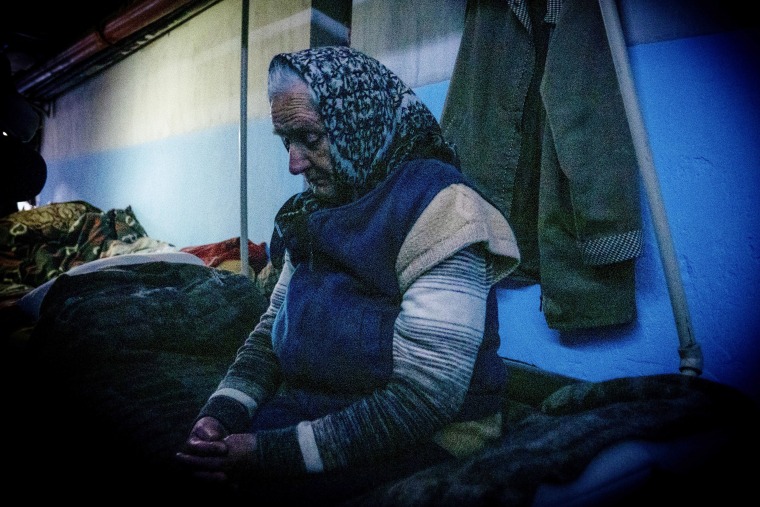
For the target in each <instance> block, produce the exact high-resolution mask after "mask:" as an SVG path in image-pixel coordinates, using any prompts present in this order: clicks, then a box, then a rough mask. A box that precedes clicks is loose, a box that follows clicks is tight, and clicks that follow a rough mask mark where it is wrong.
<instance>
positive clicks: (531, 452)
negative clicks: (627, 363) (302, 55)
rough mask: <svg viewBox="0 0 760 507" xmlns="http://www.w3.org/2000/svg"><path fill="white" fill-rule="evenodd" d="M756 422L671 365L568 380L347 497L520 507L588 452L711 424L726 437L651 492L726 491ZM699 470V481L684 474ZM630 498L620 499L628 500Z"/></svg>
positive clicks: (740, 479)
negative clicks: (484, 435)
mask: <svg viewBox="0 0 760 507" xmlns="http://www.w3.org/2000/svg"><path fill="white" fill-rule="evenodd" d="M758 422H760V415H759V413H758V408H757V406H756V405H755V404H754V403H753V402H751V401H750V400H749V399H747V398H745V397H744V396H743V395H741V394H739V393H738V392H736V391H734V390H733V389H732V388H729V387H726V386H724V385H721V384H717V383H714V382H710V381H708V380H705V379H702V378H698V377H689V376H684V375H678V374H673V375H654V376H644V377H630V378H620V379H615V380H610V381H606V382H598V383H594V382H580V383H574V384H571V385H568V386H565V387H562V388H560V389H559V390H557V391H556V392H554V393H553V394H552V395H550V396H549V397H547V398H546V399H545V400H544V401H543V403H541V404H540V406H538V407H532V406H527V405H521V404H519V403H516V404H511V409H510V412H509V421H508V431H507V434H506V435H505V437H504V438H503V439H502V441H501V442H500V443H499V445H495V446H492V447H490V448H489V449H487V450H485V451H484V452H482V453H479V454H477V455H475V456H472V457H470V458H467V459H460V460H452V461H450V462H447V463H443V464H441V465H438V466H435V467H433V468H430V469H427V470H423V471H421V472H419V473H417V474H415V475H413V476H411V477H409V478H407V479H404V480H402V481H399V482H397V483H394V484H390V485H387V486H385V487H382V488H380V489H379V490H377V491H375V492H373V493H372V494H370V495H367V496H365V497H362V498H360V499H357V500H356V501H353V502H350V503H348V505H351V506H366V507H369V506H372V507H378V506H388V507H391V506H393V507H398V506H409V507H412V506H414V507H420V506H430V507H433V506H435V507H442V506H443V507H445V506H452V507H454V506H457V507H459V506H485V505H499V506H529V505H531V504H532V502H533V500H534V496H535V493H536V491H537V489H538V487H539V486H540V485H542V484H564V483H568V482H569V481H573V480H575V479H576V478H578V477H579V475H580V474H581V472H582V471H583V470H584V468H585V467H586V466H588V465H589V463H590V462H591V461H592V460H593V459H594V458H595V456H597V455H598V454H599V453H600V452H601V451H602V450H604V449H608V448H609V447H611V446H613V445H615V444H618V443H621V442H627V441H633V440H636V441H640V440H643V441H649V442H660V443H664V444H667V443H668V442H670V441H673V440H675V439H680V438H683V437H686V436H689V435H708V434H709V435H715V434H716V433H718V434H720V435H721V436H722V437H724V438H725V439H727V441H728V442H729V443H728V444H726V445H725V446H721V447H720V452H719V453H716V454H714V455H710V456H709V457H708V458H707V459H706V461H705V462H704V463H691V464H690V466H691V467H692V471H690V472H689V473H685V476H684V477H681V478H680V479H681V480H680V482H678V481H675V482H673V483H670V484H668V483H667V482H663V483H662V484H660V486H662V488H661V489H662V490H663V491H662V492H654V493H656V494H658V495H663V496H662V497H661V498H660V499H661V500H664V499H665V498H676V497H678V498H680V500H686V499H687V498H690V499H697V500H699V499H703V497H702V495H705V494H717V495H720V496H718V497H715V498H722V499H726V498H729V495H737V494H741V493H740V491H746V490H748V489H749V488H750V485H751V484H752V483H753V482H752V481H754V480H755V479H754V478H752V475H753V473H752V472H750V470H749V469H748V468H746V465H744V464H743V463H751V462H753V461H754V460H755V459H756V456H757V454H756V452H757V451H758V450H760V445H759V443H758V442H759V440H758V437H757V436H756V432H757V428H758V427H760V426H758ZM711 459H714V460H715V461H714V462H710V460H711ZM743 471H744V472H747V473H742V472H743ZM692 472H693V473H694V474H695V475H694V476H693V477H692V476H691V475H689V474H690V473H692ZM700 474H703V475H700ZM700 477H701V478H702V482H701V483H700V482H699V481H698V482H697V483H696V484H692V483H691V482H690V481H691V480H692V479H697V478H700ZM600 486H601V485H600ZM709 486H713V487H714V488H715V489H709ZM667 488H673V489H670V490H669V491H670V495H671V496H670V497H667V496H664V495H667V493H668V489H667ZM733 497H734V498H738V497H736V496H733ZM656 498H657V497H651V498H649V499H648V501H651V500H653V499H656ZM577 502H578V505H585V504H583V503H582V500H577ZM631 502H632V503H630V504H626V505H636V503H635V502H634V501H633V500H631Z"/></svg>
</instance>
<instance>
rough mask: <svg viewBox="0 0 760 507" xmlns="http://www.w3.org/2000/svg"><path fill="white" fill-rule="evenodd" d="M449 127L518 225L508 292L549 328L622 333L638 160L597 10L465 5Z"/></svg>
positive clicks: (631, 299)
mask: <svg viewBox="0 0 760 507" xmlns="http://www.w3.org/2000/svg"><path fill="white" fill-rule="evenodd" d="M441 125H442V127H443V130H444V134H445V135H446V137H447V138H448V140H449V141H451V142H453V143H454V144H456V146H457V148H458V153H459V156H460V158H461V163H462V171H463V172H464V173H465V174H466V175H468V176H469V177H470V178H471V179H472V180H473V181H474V182H475V184H476V185H478V186H479V187H480V189H481V190H482V191H483V192H484V193H485V194H486V195H488V196H489V197H490V198H491V199H492V200H493V201H494V202H495V203H496V205H497V206H498V207H499V208H500V209H501V211H502V212H503V213H504V214H505V215H506V216H507V218H508V219H509V222H510V224H511V225H512V227H513V229H514V231H515V235H516V237H517V243H518V246H519V248H520V252H521V255H522V261H521V265H520V267H519V268H518V269H517V270H516V271H515V272H514V273H513V275H511V277H510V279H511V280H512V282H518V283H528V284H530V283H540V284H541V293H542V296H541V299H542V302H541V303H542V309H543V312H544V315H545V318H546V321H547V323H548V324H549V327H551V328H554V329H559V330H571V329H579V328H592V327H600V326H609V325H617V324H625V323H629V322H631V321H633V319H634V318H635V314H636V308H635V307H636V304H635V287H634V285H635V284H634V262H635V259H636V257H638V256H639V255H640V254H641V250H642V231H641V209H640V196H639V179H638V169H637V164H636V157H635V152H634V148H633V142H632V139H631V134H630V130H629V128H628V123H627V120H626V115H625V110H624V107H623V101H622V97H621V95H620V90H619V87H618V83H617V77H616V75H615V69H614V65H613V61H612V55H611V52H610V49H609V45H608V42H607V36H606V33H605V30H604V24H603V21H602V17H601V12H600V11H599V5H598V3H597V2H596V1H595V0H564V1H562V2H560V1H559V0H549V1H548V2H547V1H546V0H537V1H526V0H522V1H520V0H509V1H507V0H469V1H468V2H467V11H466V16H465V27H464V33H463V37H462V43H461V46H460V50H459V54H458V56H457V61H456V65H455V68H454V73H453V75H452V78H451V84H450V87H449V92H448V96H447V99H446V104H445V106H444V110H443V115H442V119H441Z"/></svg>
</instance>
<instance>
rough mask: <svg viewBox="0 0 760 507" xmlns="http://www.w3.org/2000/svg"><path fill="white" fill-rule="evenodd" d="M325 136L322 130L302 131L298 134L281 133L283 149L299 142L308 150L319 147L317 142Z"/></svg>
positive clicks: (287, 148)
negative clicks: (287, 134) (286, 134)
mask: <svg viewBox="0 0 760 507" xmlns="http://www.w3.org/2000/svg"><path fill="white" fill-rule="evenodd" d="M324 137H325V133H324V132H311V131H310V132H304V133H299V134H292V135H289V136H285V135H281V136H280V138H281V139H282V144H283V145H285V149H286V150H289V149H290V145H291V144H293V143H296V144H300V145H301V146H303V147H305V148H306V149H308V150H316V149H317V148H319V144H320V143H321V142H322V139H323V138H324Z"/></svg>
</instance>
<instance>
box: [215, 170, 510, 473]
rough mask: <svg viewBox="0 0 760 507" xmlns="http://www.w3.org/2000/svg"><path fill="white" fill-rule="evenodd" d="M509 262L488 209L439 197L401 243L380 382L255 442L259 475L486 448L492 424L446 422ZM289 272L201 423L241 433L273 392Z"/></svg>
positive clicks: (495, 426) (456, 193) (456, 190)
mask: <svg viewBox="0 0 760 507" xmlns="http://www.w3.org/2000/svg"><path fill="white" fill-rule="evenodd" d="M441 238H445V239H444V240H443V241H442V240H441ZM518 259H519V253H518V251H517V247H516V244H515V242H514V236H513V235H512V231H511V229H510V228H509V226H508V225H507V223H506V221H505V220H504V219H503V217H502V216H501V215H500V214H499V213H498V212H497V211H496V210H495V208H493V207H492V206H491V205H490V204H488V203H487V202H486V201H484V200H483V199H482V198H480V197H479V196H478V195H477V193H476V192H475V191H474V190H472V189H471V188H469V187H467V186H465V185H460V184H456V185H451V186H450V187H448V188H446V189H445V190H444V191H442V192H441V193H440V194H439V195H438V196H437V197H436V198H435V199H434V200H433V201H432V202H431V204H430V205H429V206H428V208H427V209H426V210H425V211H424V212H423V214H422V215H421V216H420V218H419V219H418V221H417V223H416V224H415V226H414V227H413V229H412V230H411V231H410V233H409V235H408V236H407V240H406V241H405V242H404V245H403V247H402V249H401V252H400V253H399V257H398V260H397V263H396V271H397V275H398V278H399V285H400V286H401V289H402V293H403V299H402V303H401V311H400V314H399V316H398V318H397V320H396V323H395V327H394V334H393V374H392V377H391V380H390V382H388V384H387V386H386V387H385V388H384V389H380V390H377V391H375V392H374V393H373V394H372V395H370V396H367V397H365V398H363V399H362V400H361V401H360V402H358V403H354V404H352V405H350V406H348V407H347V408H345V409H343V410H341V411H338V412H335V413H333V414H330V415H328V416H325V417H322V418H318V419H316V420H313V421H302V422H301V423H299V424H297V425H295V426H292V427H288V428H283V429H280V430H266V431H260V432H258V433H257V444H258V460H259V462H260V465H261V467H262V468H266V470H267V473H272V474H279V475H292V474H297V473H303V472H321V471H331V470H336V469H340V468H343V467H350V466H354V465H357V464H361V463H365V462H367V461H368V460H372V458H373V457H376V456H380V455H382V454H383V453H385V452H387V451H388V450H389V449H398V448H403V447H406V446H408V445H412V444H413V443H415V442H418V441H420V440H429V439H433V440H434V441H436V442H437V443H439V444H440V445H441V446H443V447H444V448H447V449H448V450H450V451H451V452H452V453H453V454H457V455H462V454H467V453H470V452H473V451H475V450H477V449H479V448H481V447H482V445H484V443H485V442H486V441H487V440H488V439H490V438H495V437H497V436H498V435H499V434H500V427H501V424H500V423H501V421H500V414H497V415H495V416H492V417H489V418H487V419H486V420H481V421H472V422H465V423H452V421H453V418H454V416H455V415H456V413H457V411H458V410H459V408H460V406H461V404H462V401H463V399H464V396H465V393H466V392H467V389H468V386H469V383H470V377H471V374H472V368H473V364H474V362H475V358H476V356H477V352H478V348H479V346H480V343H481V340H482V337H483V331H484V321H485V313H486V298H487V296H488V293H489V290H490V288H491V286H492V284H493V283H495V282H496V281H498V280H499V279H501V278H503V277H504V276H506V275H507V274H508V273H509V272H510V271H511V270H512V269H514V267H515V266H516V264H517V261H518ZM292 272H293V266H292V264H291V263H290V262H289V259H288V257H287V255H286V262H285V265H284V267H283V270H282V273H281V276H280V279H279V281H278V283H277V285H276V287H275V289H274V291H273V293H272V296H271V303H270V307H269V309H268V310H267V311H266V312H265V313H264V315H263V316H262V318H261V320H260V322H259V324H258V325H257V326H256V328H255V329H254V330H253V332H252V333H251V334H250V336H249V337H248V339H247V340H246V342H245V344H244V345H243V346H242V347H241V349H240V350H239V351H238V356H237V358H236V360H235V363H234V364H233V365H232V366H231V367H230V369H229V371H228V373H227V375H226V377H225V378H224V379H223V380H222V382H221V383H220V385H219V388H218V390H217V391H216V392H215V393H214V394H213V395H212V397H211V399H210V400H209V403H208V404H207V405H206V407H204V410H203V411H202V414H201V415H212V416H215V417H217V418H218V419H220V420H221V421H222V422H223V424H225V426H226V427H227V429H228V430H229V431H231V432H242V431H246V429H247V424H248V421H250V418H251V417H252V416H253V414H254V413H255V412H256V409H257V407H258V405H259V403H262V402H263V400H265V399H266V398H267V397H268V396H271V395H272V394H273V393H275V391H276V390H277V388H278V386H279V384H280V381H281V376H280V372H279V368H278V360H277V358H276V356H275V354H274V352H273V349H272V342H271V331H272V324H273V322H274V319H275V317H276V315H277V312H278V310H279V308H280V306H281V304H282V302H283V301H284V299H285V294H286V292H287V288H288V283H289V281H290V277H291V275H292ZM252 373H253V374H252Z"/></svg>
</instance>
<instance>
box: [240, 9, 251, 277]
mask: <svg viewBox="0 0 760 507" xmlns="http://www.w3.org/2000/svg"><path fill="white" fill-rule="evenodd" d="M248 4H249V1H248V0H243V14H242V18H243V19H242V26H241V33H240V133H239V136H240V137H239V142H238V144H239V146H240V273H241V274H242V275H245V276H248V272H249V271H250V268H249V265H248V6H249V5H248Z"/></svg>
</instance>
